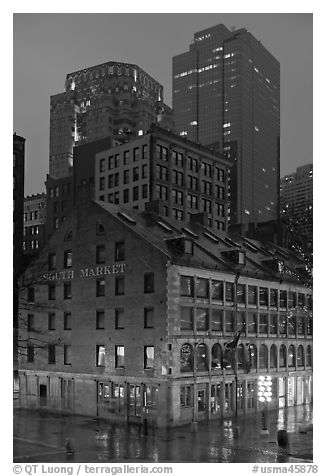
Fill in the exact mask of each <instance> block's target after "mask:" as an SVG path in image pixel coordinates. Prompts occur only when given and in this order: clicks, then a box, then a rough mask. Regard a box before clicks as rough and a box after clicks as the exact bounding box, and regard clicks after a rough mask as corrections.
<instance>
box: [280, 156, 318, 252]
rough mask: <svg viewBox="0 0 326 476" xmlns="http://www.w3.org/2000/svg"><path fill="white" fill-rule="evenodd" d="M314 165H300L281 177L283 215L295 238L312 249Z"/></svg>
mask: <svg viewBox="0 0 326 476" xmlns="http://www.w3.org/2000/svg"><path fill="white" fill-rule="evenodd" d="M312 184H313V167H312V164H307V165H303V166H301V167H298V168H297V169H296V171H295V172H294V173H292V174H288V175H285V176H284V177H283V178H282V179H281V217H282V218H283V219H284V220H285V221H286V222H288V224H290V228H291V229H293V232H294V234H295V236H294V238H295V239H301V242H302V243H303V244H304V245H305V248H306V247H307V248H308V249H310V250H311V251H312V232H313V185H312Z"/></svg>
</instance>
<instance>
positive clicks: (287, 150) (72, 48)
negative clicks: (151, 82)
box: [13, 13, 313, 195]
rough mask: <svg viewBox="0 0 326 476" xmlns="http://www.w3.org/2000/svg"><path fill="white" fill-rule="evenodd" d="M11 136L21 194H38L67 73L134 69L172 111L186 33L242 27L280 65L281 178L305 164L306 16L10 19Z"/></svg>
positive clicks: (308, 126)
mask: <svg viewBox="0 0 326 476" xmlns="http://www.w3.org/2000/svg"><path fill="white" fill-rule="evenodd" d="M13 18H14V20H13V27H14V28H13V32H14V34H13V122H14V124H13V126H14V128H13V130H14V131H15V132H16V133H17V134H19V135H21V136H23V137H25V138H26V165H25V170H26V176H25V195H30V194H32V193H38V192H42V191H45V186H44V182H45V178H46V174H47V172H48V163H49V117H50V111H49V103H50V96H51V95H53V94H57V93H60V92H63V91H64V83H65V77H66V74H67V73H70V72H73V71H77V70H80V69H83V68H87V67H90V66H94V65H96V64H99V63H105V62H107V61H122V62H130V63H134V64H137V65H138V66H139V67H140V68H142V69H143V70H145V71H146V72H147V73H148V74H150V75H151V76H152V77H153V78H154V79H156V80H157V81H158V82H160V83H161V84H162V85H163V87H164V100H165V102H166V103H167V104H168V105H170V106H171V105H172V91H171V90H172V57H173V56H174V55H177V54H179V53H182V52H185V51H187V50H188V48H189V44H190V42H191V41H192V38H193V34H194V33H195V32H197V31H200V30H202V29H205V28H208V27H211V26H213V25H216V24H219V23H223V24H225V26H227V27H228V28H230V27H235V28H241V27H245V28H247V29H248V30H249V31H250V32H251V33H252V34H253V35H254V36H255V37H256V38H257V39H259V40H260V41H261V42H262V44H263V45H264V46H265V47H266V48H267V49H268V50H269V51H270V52H271V53H272V54H273V55H274V56H275V57H276V58H277V59H278V60H279V62H280V64H281V175H284V174H287V173H290V172H292V171H294V170H295V169H296V167H298V166H300V165H304V164H307V163H311V162H312V150H313V147H312V145H313V133H312V127H313V121H312V113H313V54H312V48H313V15H312V14H311V13H229V14H228V13H16V14H14V16H13Z"/></svg>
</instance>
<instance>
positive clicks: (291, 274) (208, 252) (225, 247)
mask: <svg viewBox="0 0 326 476" xmlns="http://www.w3.org/2000/svg"><path fill="white" fill-rule="evenodd" d="M94 203H95V204H97V205H98V206H99V207H101V208H102V209H104V210H105V211H107V212H108V213H110V214H111V215H113V216H114V217H115V218H116V219H118V220H119V221H121V222H122V223H123V224H124V225H125V226H126V227H128V228H129V229H131V230H133V231H134V232H135V233H136V234H137V235H138V236H140V237H141V238H143V239H144V240H146V241H147V242H150V243H151V244H152V245H153V246H155V247H156V248H157V249H159V250H160V251H161V252H162V253H164V254H165V255H166V256H167V257H168V258H169V259H170V260H171V262H173V263H176V264H180V265H184V266H191V267H197V268H210V269H215V270H219V271H225V272H231V273H235V272H236V270H237V267H236V265H235V262H234V261H233V260H232V252H236V250H239V251H244V252H245V253H246V264H245V266H244V267H241V275H242V276H250V277H256V278H260V279H267V280H282V281H286V282H293V283H296V284H301V285H306V286H308V287H311V282H310V280H309V279H308V278H307V277H305V276H301V275H300V273H299V271H298V269H299V268H300V267H302V268H304V266H305V263H304V260H303V259H302V258H301V257H300V256H299V255H297V254H295V253H294V252H292V251H289V250H287V249H284V248H281V247H279V246H277V245H275V244H273V243H268V244H267V245H266V243H261V242H259V241H256V240H252V239H248V238H246V237H243V236H234V235H231V234H229V233H227V232H223V231H215V230H214V231H213V230H211V229H210V228H207V227H205V226H203V225H200V224H198V223H187V224H185V223H184V222H180V221H177V220H172V219H167V218H165V217H164V218H163V217H161V216H159V215H157V214H155V213H154V212H147V211H146V212H142V211H138V210H135V209H129V208H125V209H123V208H121V206H118V205H114V204H110V203H106V202H101V201H95V200H94ZM178 238H179V239H182V238H183V239H188V240H190V241H192V242H193V243H194V252H193V254H180V253H175V250H174V248H173V246H171V241H172V240H173V239H178ZM199 251H200V252H199ZM203 256H207V261H203Z"/></svg>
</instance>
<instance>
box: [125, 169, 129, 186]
mask: <svg viewBox="0 0 326 476" xmlns="http://www.w3.org/2000/svg"><path fill="white" fill-rule="evenodd" d="M129 173H130V171H129V170H125V171H124V172H123V183H124V184H125V185H127V184H128V183H129Z"/></svg>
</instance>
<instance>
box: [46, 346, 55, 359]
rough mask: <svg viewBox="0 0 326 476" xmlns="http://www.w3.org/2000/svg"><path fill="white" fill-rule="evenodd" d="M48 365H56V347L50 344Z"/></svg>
mask: <svg viewBox="0 0 326 476" xmlns="http://www.w3.org/2000/svg"><path fill="white" fill-rule="evenodd" d="M48 363H49V364H55V345H53V344H48Z"/></svg>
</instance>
